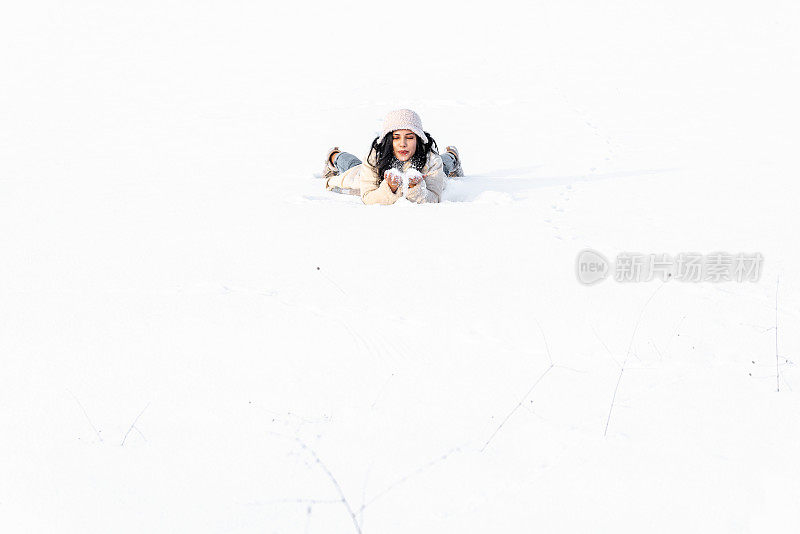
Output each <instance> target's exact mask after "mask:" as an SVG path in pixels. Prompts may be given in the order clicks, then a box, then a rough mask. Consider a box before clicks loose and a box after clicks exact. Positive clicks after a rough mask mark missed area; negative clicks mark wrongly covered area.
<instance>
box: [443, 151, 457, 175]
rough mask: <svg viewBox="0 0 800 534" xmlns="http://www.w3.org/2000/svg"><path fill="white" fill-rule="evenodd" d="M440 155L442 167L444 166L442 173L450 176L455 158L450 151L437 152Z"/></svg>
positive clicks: (454, 166) (454, 164)
mask: <svg viewBox="0 0 800 534" xmlns="http://www.w3.org/2000/svg"><path fill="white" fill-rule="evenodd" d="M439 155H440V156H441V157H442V167H444V174H445V175H446V176H450V173H451V172H453V169H455V168H456V158H454V157H453V155H452V154H451V153H450V152H445V153H444V154H439Z"/></svg>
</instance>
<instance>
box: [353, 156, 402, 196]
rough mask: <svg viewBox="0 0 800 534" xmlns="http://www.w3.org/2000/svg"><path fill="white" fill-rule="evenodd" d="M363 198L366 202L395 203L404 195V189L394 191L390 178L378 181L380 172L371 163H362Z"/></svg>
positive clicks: (361, 182)
mask: <svg viewBox="0 0 800 534" xmlns="http://www.w3.org/2000/svg"><path fill="white" fill-rule="evenodd" d="M359 174H360V184H361V200H362V201H363V202H364V204H394V203H395V202H397V199H399V198H400V197H402V196H403V191H402V189H400V188H398V189H397V191H392V188H391V187H389V181H388V180H382V181H381V182H380V183H379V182H378V173H377V172H375V170H374V169H373V168H372V167H371V166H370V165H361V170H360V173H359Z"/></svg>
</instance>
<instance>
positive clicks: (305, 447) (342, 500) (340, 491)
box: [294, 437, 361, 534]
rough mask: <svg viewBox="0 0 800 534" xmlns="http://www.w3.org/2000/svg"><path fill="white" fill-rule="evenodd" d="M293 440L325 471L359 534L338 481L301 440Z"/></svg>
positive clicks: (359, 527)
mask: <svg viewBox="0 0 800 534" xmlns="http://www.w3.org/2000/svg"><path fill="white" fill-rule="evenodd" d="M294 439H295V440H296V441H297V443H298V444H300V446H301V447H302V448H303V449H304V450H306V451H308V453H309V454H311V456H313V457H314V460H315V461H316V462H317V464H319V466H320V467H321V468H322V470H323V471H325V474H326V475H328V478H330V479H331V482H333V485H334V486H335V487H336V491H337V492H339V497H341V502H342V504H344V507H345V508H346V509H347V513H348V514H349V515H350V518H351V519H352V520H353V525H354V526H355V527H356V532H358V534H361V526H360V525H359V524H358V519H356V514H355V513H354V512H353V508H352V507H351V506H350V502H349V501H348V500H347V497H345V495H344V491H342V487H341V486H340V485H339V481H338V480H336V477H335V476H333V473H331V471H330V469H328V466H327V465H325V463H324V462H323V461H322V460H320V458H319V456H317V453H316V452H315V451H314V449H312V448H311V447H309V446H308V445H306V444H305V442H304V441H303V440H302V439H300V438H298V437H295V438H294Z"/></svg>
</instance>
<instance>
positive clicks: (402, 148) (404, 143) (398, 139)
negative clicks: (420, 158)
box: [392, 130, 417, 161]
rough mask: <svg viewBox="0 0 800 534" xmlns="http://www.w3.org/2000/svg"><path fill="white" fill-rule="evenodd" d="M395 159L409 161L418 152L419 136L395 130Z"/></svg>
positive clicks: (393, 133)
mask: <svg viewBox="0 0 800 534" xmlns="http://www.w3.org/2000/svg"><path fill="white" fill-rule="evenodd" d="M392 147H393V148H394V157H396V158H397V159H399V160H400V161H408V160H410V159H411V158H412V157H413V156H414V152H416V151H417V135H416V134H415V133H414V132H412V131H411V130H395V131H393V132H392Z"/></svg>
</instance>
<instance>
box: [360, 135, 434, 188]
mask: <svg viewBox="0 0 800 534" xmlns="http://www.w3.org/2000/svg"><path fill="white" fill-rule="evenodd" d="M392 133H394V132H389V133H387V134H386V135H384V136H383V140H381V142H380V143H379V142H378V138H377V137H376V138H375V139H374V140H373V141H372V146H371V147H370V153H371V152H372V151H373V150H374V151H375V155H376V158H377V162H375V169H376V171H377V172H378V184H380V183H381V182H382V181H383V173H384V172H386V171H387V170H389V169H391V168H392V167H394V168H395V169H400V168H402V166H403V162H402V161H400V160H399V159H397V158H396V157H394V147H393V146H392ZM424 133H425V137H427V138H428V142H427V143H423V142H422V139H420V138H419V136H418V135H417V134H414V135H415V136H416V138H417V149H416V150H415V151H414V155H413V156H411V160H410V161H411V165H412V167H414V168H415V169H417V170H418V171H419V172H422V168H423V167H424V166H425V162H427V161H428V154H430V153H431V152H433V153H434V154H438V153H439V147H438V146H437V145H436V141H434V139H433V137H432V136H431V134H429V133H428V132H424ZM370 163H372V162H370Z"/></svg>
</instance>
